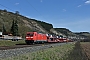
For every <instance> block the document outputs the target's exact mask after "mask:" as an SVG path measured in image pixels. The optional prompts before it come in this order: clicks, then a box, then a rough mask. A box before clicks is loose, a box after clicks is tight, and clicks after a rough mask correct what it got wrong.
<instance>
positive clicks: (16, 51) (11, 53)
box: [0, 43, 66, 58]
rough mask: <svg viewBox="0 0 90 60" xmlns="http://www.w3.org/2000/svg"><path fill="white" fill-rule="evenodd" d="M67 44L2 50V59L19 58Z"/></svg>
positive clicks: (0, 55)
mask: <svg viewBox="0 0 90 60" xmlns="http://www.w3.org/2000/svg"><path fill="white" fill-rule="evenodd" d="M63 44H66V43H56V44H50V45H42V46H34V47H25V48H16V49H9V50H0V58H7V57H12V56H17V55H20V54H25V53H28V52H34V51H38V50H42V49H47V48H51V47H54V46H60V45H63Z"/></svg>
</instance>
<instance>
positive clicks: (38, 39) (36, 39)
mask: <svg viewBox="0 0 90 60" xmlns="http://www.w3.org/2000/svg"><path fill="white" fill-rule="evenodd" d="M25 42H26V43H27V44H30V43H31V44H33V43H44V42H47V36H46V34H42V33H37V32H27V34H26V40H25Z"/></svg>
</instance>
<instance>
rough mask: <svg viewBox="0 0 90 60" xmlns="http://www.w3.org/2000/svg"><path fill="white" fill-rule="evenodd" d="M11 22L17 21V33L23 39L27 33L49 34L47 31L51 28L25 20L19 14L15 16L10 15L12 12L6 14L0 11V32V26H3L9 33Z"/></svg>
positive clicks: (0, 28) (39, 22)
mask: <svg viewBox="0 0 90 60" xmlns="http://www.w3.org/2000/svg"><path fill="white" fill-rule="evenodd" d="M13 20H17V22H18V32H19V34H20V35H21V36H23V37H25V34H26V32H28V31H37V32H42V33H49V29H50V28H53V26H52V24H49V23H45V22H41V21H38V20H35V19H31V18H27V17H25V16H22V15H20V14H19V13H18V14H17V12H16V13H12V12H8V11H7V10H0V31H2V26H3V24H4V26H5V29H6V31H7V32H8V33H10V29H11V25H12V21H13ZM45 26H47V27H45ZM47 28H48V29H47Z"/></svg>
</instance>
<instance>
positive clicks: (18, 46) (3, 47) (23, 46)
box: [0, 43, 55, 50]
mask: <svg viewBox="0 0 90 60" xmlns="http://www.w3.org/2000/svg"><path fill="white" fill-rule="evenodd" d="M49 44H55V43H45V44H32V45H27V44H17V45H14V46H0V50H8V49H16V48H25V47H34V46H44V45H49Z"/></svg>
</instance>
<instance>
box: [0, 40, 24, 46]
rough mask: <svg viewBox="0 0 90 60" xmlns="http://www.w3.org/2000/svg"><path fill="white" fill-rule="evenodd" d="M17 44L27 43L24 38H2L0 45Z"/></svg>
mask: <svg viewBox="0 0 90 60" xmlns="http://www.w3.org/2000/svg"><path fill="white" fill-rule="evenodd" d="M16 44H25V41H24V40H19V41H11V40H0V46H14V45H16Z"/></svg>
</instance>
